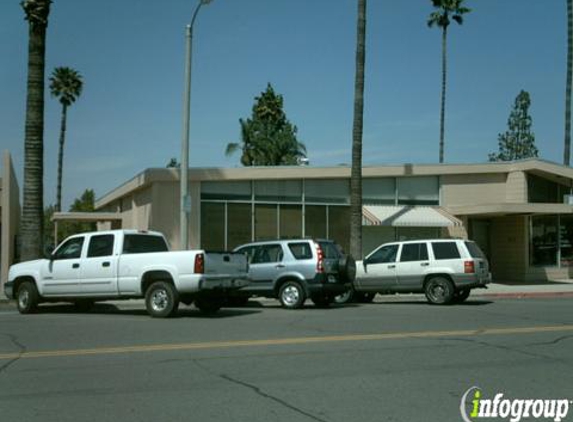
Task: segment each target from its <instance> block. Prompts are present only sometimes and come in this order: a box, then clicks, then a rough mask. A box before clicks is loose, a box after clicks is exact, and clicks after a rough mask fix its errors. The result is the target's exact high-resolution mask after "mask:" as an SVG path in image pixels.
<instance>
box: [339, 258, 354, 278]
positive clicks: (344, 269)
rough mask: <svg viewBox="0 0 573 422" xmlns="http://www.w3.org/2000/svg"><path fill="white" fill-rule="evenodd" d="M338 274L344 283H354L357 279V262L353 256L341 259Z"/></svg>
mask: <svg viewBox="0 0 573 422" xmlns="http://www.w3.org/2000/svg"><path fill="white" fill-rule="evenodd" d="M338 274H339V276H340V278H341V279H342V280H343V281H346V282H352V281H354V279H355V278H356V261H355V260H354V258H353V257H352V256H351V255H348V256H343V257H341V258H340V259H339V261H338Z"/></svg>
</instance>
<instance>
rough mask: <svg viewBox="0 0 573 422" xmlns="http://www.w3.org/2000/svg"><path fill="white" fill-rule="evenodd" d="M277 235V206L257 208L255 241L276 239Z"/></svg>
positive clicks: (260, 206)
mask: <svg viewBox="0 0 573 422" xmlns="http://www.w3.org/2000/svg"><path fill="white" fill-rule="evenodd" d="M277 236H278V233H277V206H276V205H256V206H255V240H270V239H276V238H277Z"/></svg>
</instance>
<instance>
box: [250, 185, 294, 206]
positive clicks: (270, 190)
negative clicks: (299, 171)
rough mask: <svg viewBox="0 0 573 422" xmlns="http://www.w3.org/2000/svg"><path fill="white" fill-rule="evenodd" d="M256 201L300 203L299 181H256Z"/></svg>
mask: <svg viewBox="0 0 573 422" xmlns="http://www.w3.org/2000/svg"><path fill="white" fill-rule="evenodd" d="M255 200H256V201H278V202H300V201H302V182H301V181H300V180H258V181H256V182H255Z"/></svg>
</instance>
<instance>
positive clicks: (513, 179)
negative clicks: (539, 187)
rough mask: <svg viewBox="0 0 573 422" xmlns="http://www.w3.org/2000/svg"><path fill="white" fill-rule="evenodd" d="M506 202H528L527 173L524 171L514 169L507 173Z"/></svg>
mask: <svg viewBox="0 0 573 422" xmlns="http://www.w3.org/2000/svg"><path fill="white" fill-rule="evenodd" d="M505 202H511V203H518V204H525V203H527V174H526V173H525V172H524V171H512V172H510V173H509V174H508V175H507V184H506V188H505Z"/></svg>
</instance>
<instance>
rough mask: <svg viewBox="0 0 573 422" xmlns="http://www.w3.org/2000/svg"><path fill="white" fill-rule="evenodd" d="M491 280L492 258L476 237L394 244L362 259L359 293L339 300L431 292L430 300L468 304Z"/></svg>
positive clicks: (356, 286) (355, 291)
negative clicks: (470, 239) (478, 289)
mask: <svg viewBox="0 0 573 422" xmlns="http://www.w3.org/2000/svg"><path fill="white" fill-rule="evenodd" d="M490 282H491V273H490V272H489V264H488V261H487V258H486V257H485V255H484V254H483V252H482V251H481V250H480V248H479V246H478V245H477V244H475V243H474V242H472V241H469V240H461V239H435V240H414V241H407V242H392V243H386V244H383V245H381V246H379V247H378V248H377V249H376V250H374V251H373V252H372V253H370V254H369V255H368V256H367V257H366V258H365V259H364V260H363V261H357V262H356V279H355V281H354V283H353V288H354V289H353V291H352V292H350V293H347V294H345V295H341V296H338V297H337V299H336V301H337V302H338V303H345V302H349V301H350V300H352V299H353V298H354V299H356V300H358V301H361V302H369V301H372V299H373V298H374V296H375V295H376V293H425V294H426V298H427V299H428V301H429V302H430V303H433V304H448V303H451V302H463V301H464V300H466V299H467V298H468V296H469V295H470V291H471V289H474V288H485V287H486V284H488V283H490Z"/></svg>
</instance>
